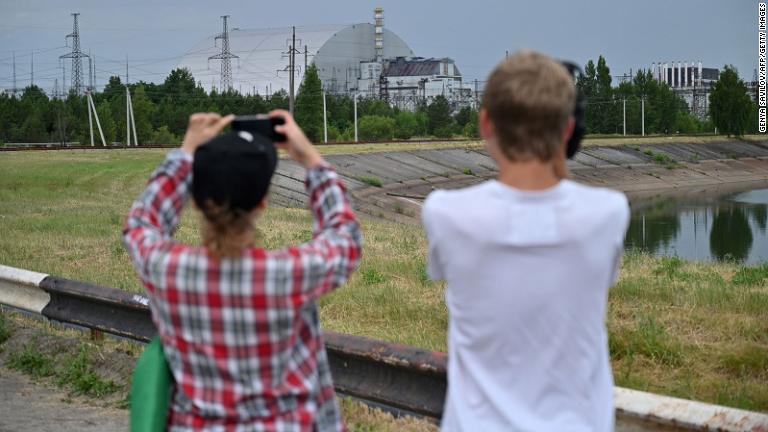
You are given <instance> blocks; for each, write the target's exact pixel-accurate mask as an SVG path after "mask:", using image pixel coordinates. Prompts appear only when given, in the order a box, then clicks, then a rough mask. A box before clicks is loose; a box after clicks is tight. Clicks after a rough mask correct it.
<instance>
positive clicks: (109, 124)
mask: <svg viewBox="0 0 768 432" xmlns="http://www.w3.org/2000/svg"><path fill="white" fill-rule="evenodd" d="M96 112H97V113H99V121H100V122H101V131H102V132H103V133H104V140H106V142H107V145H111V144H112V143H113V142H114V141H115V138H116V135H117V127H116V126H115V118H114V117H113V116H112V108H110V105H109V102H107V101H104V102H102V103H100V104H99V105H98V106H96ZM93 127H94V128H96V125H93ZM94 133H96V132H95V131H94ZM88 140H89V141H90V137H89V138H88ZM98 140H99V138H96V139H95V141H98Z"/></svg>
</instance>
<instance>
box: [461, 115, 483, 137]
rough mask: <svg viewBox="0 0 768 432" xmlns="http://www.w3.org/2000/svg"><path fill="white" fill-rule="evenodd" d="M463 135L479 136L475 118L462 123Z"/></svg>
mask: <svg viewBox="0 0 768 432" xmlns="http://www.w3.org/2000/svg"><path fill="white" fill-rule="evenodd" d="M464 136H465V137H467V138H478V137H479V136H480V131H479V130H478V128H477V119H475V120H474V121H470V122H469V123H467V124H466V125H464Z"/></svg>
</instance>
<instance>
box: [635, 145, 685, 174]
mask: <svg viewBox="0 0 768 432" xmlns="http://www.w3.org/2000/svg"><path fill="white" fill-rule="evenodd" d="M643 153H644V154H645V155H646V156H648V157H650V158H651V160H652V161H653V162H655V163H657V164H659V165H661V166H664V167H667V168H668V169H674V168H677V167H679V166H680V164H679V163H677V161H675V160H674V159H672V158H671V157H670V156H669V155H668V154H666V153H655V152H653V151H652V150H650V149H648V150H646V151H644V152H643Z"/></svg>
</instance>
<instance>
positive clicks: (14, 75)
mask: <svg viewBox="0 0 768 432" xmlns="http://www.w3.org/2000/svg"><path fill="white" fill-rule="evenodd" d="M11 91H12V92H13V95H14V96H16V92H17V91H19V89H18V88H16V52H15V51H14V53H13V88H12V89H11Z"/></svg>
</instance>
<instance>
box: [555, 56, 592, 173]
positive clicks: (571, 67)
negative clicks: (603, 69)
mask: <svg viewBox="0 0 768 432" xmlns="http://www.w3.org/2000/svg"><path fill="white" fill-rule="evenodd" d="M560 64H562V65H563V66H564V67H565V68H566V69H567V70H568V73H570V74H571V77H573V85H574V86H575V87H576V103H575V104H574V107H573V118H574V120H575V122H576V124H575V126H574V128H573V134H572V135H571V138H570V139H569V140H568V147H567V149H566V155H567V156H568V159H573V157H574V156H576V153H577V152H578V151H579V148H581V140H582V139H583V138H584V134H585V133H586V132H587V128H586V126H585V124H584V114H585V113H586V111H587V99H586V97H585V96H584V93H582V92H581V90H580V89H579V86H578V85H576V84H577V83H578V80H579V78H581V77H583V76H584V72H583V71H582V70H581V67H579V65H577V64H576V63H573V62H570V61H561V62H560Z"/></svg>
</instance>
